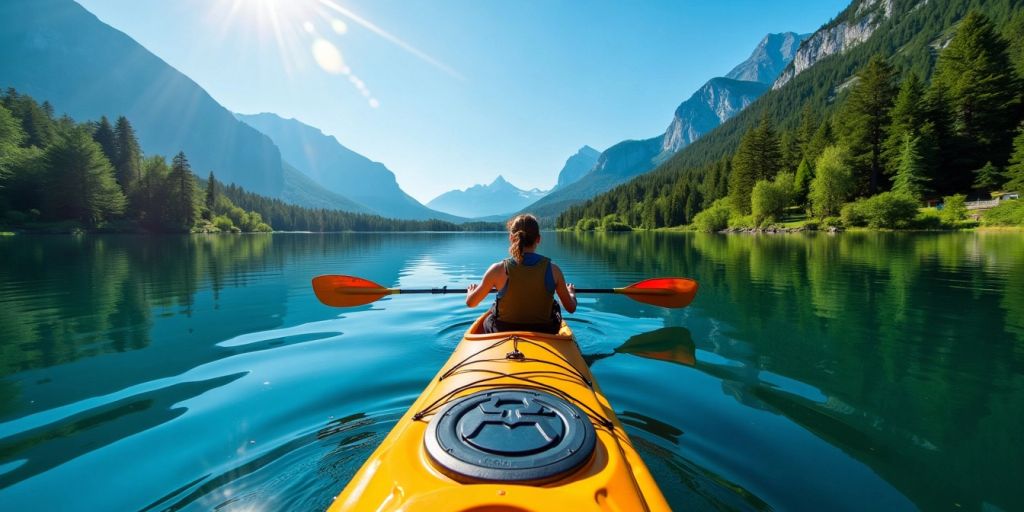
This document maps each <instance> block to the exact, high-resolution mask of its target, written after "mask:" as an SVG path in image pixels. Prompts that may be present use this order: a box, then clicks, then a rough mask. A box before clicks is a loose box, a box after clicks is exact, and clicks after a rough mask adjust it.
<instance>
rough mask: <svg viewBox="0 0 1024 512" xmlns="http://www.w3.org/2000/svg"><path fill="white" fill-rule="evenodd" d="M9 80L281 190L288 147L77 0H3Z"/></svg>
mask: <svg viewBox="0 0 1024 512" xmlns="http://www.w3.org/2000/svg"><path fill="white" fill-rule="evenodd" d="M0 48H2V50H0V51H2V52H3V58H0V86H3V87H14V88H17V89H18V90H19V91H21V92H24V93H27V94H29V95H31V96H33V97H35V98H37V99H38V100H39V101H43V100H48V101H50V102H51V103H52V104H54V105H57V106H58V107H59V108H60V109H61V111H62V112H64V113H67V114H68V115H70V116H72V117H74V118H76V119H81V120H89V119H99V118H100V116H102V115H106V116H108V117H116V116H119V115H124V116H126V117H128V119H129V120H130V121H131V123H132V125H133V126H134V128H135V131H136V134H137V135H138V138H139V141H140V143H141V144H142V147H143V149H144V150H145V151H146V152H147V153H150V154H161V155H164V156H166V157H168V158H170V157H172V156H174V155H175V154H176V153H178V152H179V151H185V152H186V153H187V155H188V159H189V161H190V162H191V163H192V167H193V169H195V171H196V173H197V174H200V175H202V176H205V175H206V173H208V172H210V171H215V172H216V174H217V177H218V179H220V180H223V181H225V182H229V183H231V182H233V183H236V184H238V185H241V186H243V187H245V188H246V189H248V190H250V191H252V192H257V193H260V194H265V195H269V196H273V197H280V196H281V192H282V190H283V188H284V169H283V167H282V164H281V155H280V153H279V152H278V150H277V148H276V147H275V146H274V144H273V143H272V142H271V141H270V139H268V138H267V137H266V136H264V135H263V134H261V133H259V132H258V131H256V130H254V129H252V128H250V127H249V126H247V125H245V124H243V123H241V122H240V121H238V120H237V119H235V118H234V116H233V115H231V112H229V111H228V110H227V109H225V108H224V107H222V106H221V105H220V104H218V103H217V102H216V101H214V99H213V98H211V97H210V95H209V94H207V93H206V91H204V90H203V88H202V87H200V86H199V85H197V84H196V83H195V82H193V81H192V80H191V79H189V78H188V77H187V76H185V75H183V74H182V73H180V72H178V71H177V70H176V69H174V68H172V67H171V66H169V65H167V63H165V62H164V61H163V60H161V59H160V58H158V57H157V56H155V55H153V54H152V53H150V52H149V51H148V50H146V49H145V48H143V47H142V46H141V45H140V44H138V43H136V42H135V41H134V40H133V39H132V38H130V37H128V36H127V35H125V34H124V33H122V32H120V31H118V30H116V29H114V28H112V27H110V26H108V25H106V24H104V23H103V22H101V21H100V20H99V19H97V18H96V16H94V15H93V14H92V13H90V12H89V11H87V10H85V9H84V8H83V7H82V6H80V5H78V4H77V3H75V2H73V1H72V0H3V1H2V2H0Z"/></svg>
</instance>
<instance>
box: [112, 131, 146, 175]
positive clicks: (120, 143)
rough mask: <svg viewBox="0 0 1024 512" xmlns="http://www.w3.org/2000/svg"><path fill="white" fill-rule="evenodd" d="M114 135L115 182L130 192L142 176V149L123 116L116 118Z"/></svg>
mask: <svg viewBox="0 0 1024 512" xmlns="http://www.w3.org/2000/svg"><path fill="white" fill-rule="evenodd" d="M114 135H115V140H116V141H117V143H116V146H117V158H116V159H115V160H114V161H113V163H114V168H115V169H116V170H117V182H118V183H120V184H121V187H122V188H124V189H125V190H131V188H132V187H134V186H135V183H136V182H137V181H138V180H139V177H140V176H141V174H142V173H141V168H142V148H141V147H140V146H139V140H138V139H137V138H136V137H135V129H134V128H132V125H131V123H129V122H128V119H127V118H126V117H124V116H121V117H118V118H117V126H116V127H115V128H114Z"/></svg>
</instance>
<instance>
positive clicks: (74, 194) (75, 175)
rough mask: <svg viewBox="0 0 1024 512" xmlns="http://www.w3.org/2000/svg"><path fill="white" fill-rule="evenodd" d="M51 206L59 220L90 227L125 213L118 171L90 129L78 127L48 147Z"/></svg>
mask: <svg viewBox="0 0 1024 512" xmlns="http://www.w3.org/2000/svg"><path fill="white" fill-rule="evenodd" d="M45 162H46V174H47V176H48V180H47V181H48V186H47V189H46V193H47V204H48V206H49V208H48V210H49V212H50V215H51V216H52V217H54V218H57V219H76V220H78V221H80V222H82V223H83V224H85V225H86V226H88V227H95V226H97V225H99V224H101V223H102V222H103V221H104V220H106V219H109V218H110V217H112V216H115V215H119V214H121V213H122V212H124V207H125V198H124V194H122V193H121V189H120V188H119V187H118V186H117V182H116V181H114V169H113V168H112V167H111V166H110V162H108V161H107V159H106V157H105V156H104V155H103V150H102V149H101V148H100V146H99V144H97V143H96V141H94V140H92V134H91V133H89V130H88V129H87V128H75V129H72V130H69V131H68V132H67V133H66V134H62V135H61V136H60V137H58V138H57V139H56V140H55V141H54V142H53V144H51V145H50V146H49V147H48V148H46V154H45Z"/></svg>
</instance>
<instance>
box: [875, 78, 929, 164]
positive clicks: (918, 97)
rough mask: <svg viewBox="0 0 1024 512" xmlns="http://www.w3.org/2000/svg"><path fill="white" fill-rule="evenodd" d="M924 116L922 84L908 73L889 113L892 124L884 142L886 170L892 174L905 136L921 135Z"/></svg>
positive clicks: (905, 139) (898, 161)
mask: <svg viewBox="0 0 1024 512" xmlns="http://www.w3.org/2000/svg"><path fill="white" fill-rule="evenodd" d="M925 114H926V111H925V105H924V83H923V82H921V79H920V78H918V77H917V74H916V73H910V74H909V75H907V77H906V78H904V79H903V81H902V82H901V83H900V91H899V93H898V94H897V95H896V101H895V103H894V104H893V107H892V112H891V113H890V115H891V118H892V124H890V125H889V137H888V139H886V142H885V153H886V162H887V166H886V170H888V171H890V172H894V171H896V169H898V168H899V165H900V160H901V158H902V155H903V150H904V146H906V141H907V136H908V135H910V136H911V137H916V136H917V135H918V134H920V133H921V127H922V125H923V124H924V123H925V122H926V121H927V119H926V117H925Z"/></svg>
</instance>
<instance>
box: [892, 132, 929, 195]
mask: <svg viewBox="0 0 1024 512" xmlns="http://www.w3.org/2000/svg"><path fill="white" fill-rule="evenodd" d="M920 147H921V137H920V136H917V137H915V136H913V135H912V133H911V132H906V133H904V134H903V147H902V148H901V150H900V156H899V159H898V160H897V161H896V177H895V178H894V179H893V183H892V191H893V192H896V193H898V194H902V195H904V196H906V197H910V198H912V199H914V200H915V201H920V200H921V198H922V197H923V196H924V194H925V193H926V192H928V187H927V186H926V183H927V182H928V178H927V177H926V176H925V170H924V159H923V158H922V157H921V150H920Z"/></svg>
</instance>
